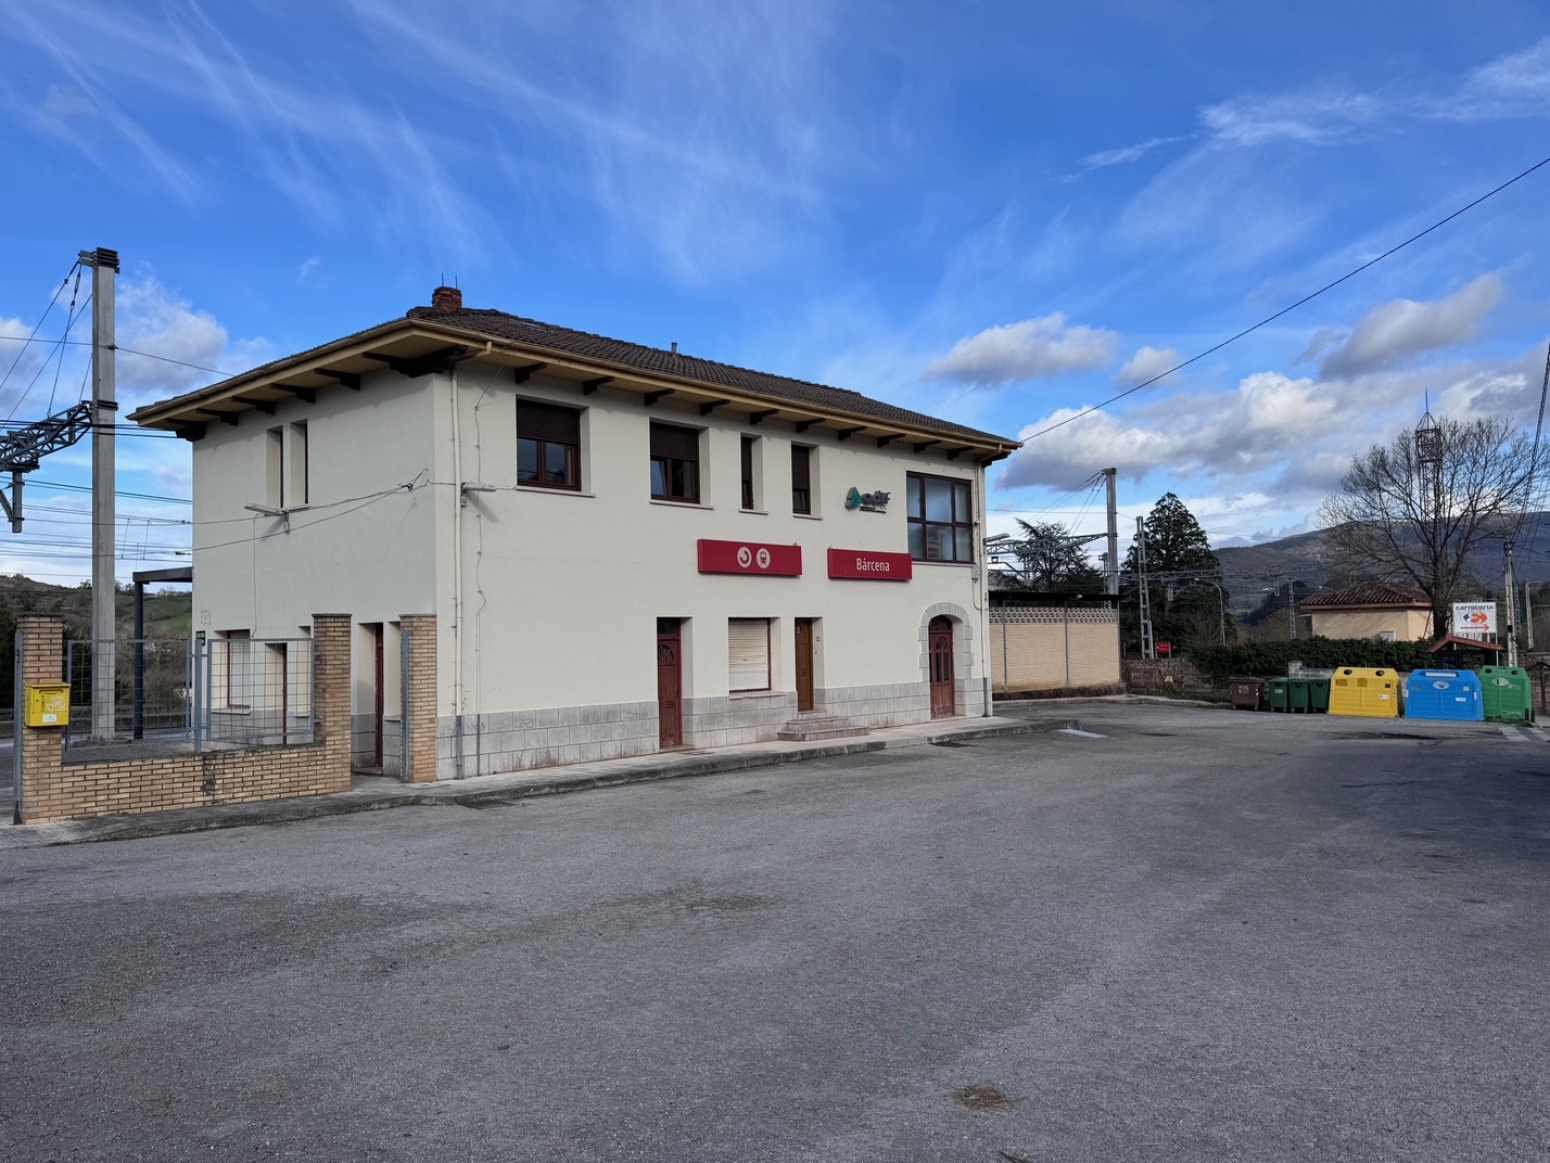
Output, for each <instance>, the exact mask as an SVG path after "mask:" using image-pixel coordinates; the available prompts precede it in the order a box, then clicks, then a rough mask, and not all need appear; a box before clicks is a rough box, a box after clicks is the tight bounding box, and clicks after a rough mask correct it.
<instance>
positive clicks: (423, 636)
mask: <svg viewBox="0 0 1550 1163" xmlns="http://www.w3.org/2000/svg"><path fill="white" fill-rule="evenodd" d="M398 621H399V626H400V628H401V630H402V632H403V635H404V637H405V638H407V639H408V640H409V673H408V674H406V675H405V676H404V683H405V685H406V689H407V690H408V692H409V754H408V755H406V756H405V757H404V776H405V779H406V780H407V781H408V782H409V783H435V782H436V615H435V614H404V615H402V616H401V617H400V618H399V620H398Z"/></svg>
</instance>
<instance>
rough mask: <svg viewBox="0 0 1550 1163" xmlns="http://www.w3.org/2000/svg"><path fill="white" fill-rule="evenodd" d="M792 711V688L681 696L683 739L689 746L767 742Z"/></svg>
mask: <svg viewBox="0 0 1550 1163" xmlns="http://www.w3.org/2000/svg"><path fill="white" fill-rule="evenodd" d="M796 713H797V693H796V691H771V692H770V693H768V694H757V695H721V696H719V697H717V696H714V695H712V696H708V697H706V698H699V699H685V700H684V742H685V743H686V744H688V745H689V746H690V747H735V746H737V745H738V744H740V743H768V742H770V741H771V740H773V739H774V738H775V734H776V732H778V731H779V730H780V729H781V727H782V725H784V724H785V723H786V722H787V721H788V720H790V719H792V718H794V717H795V716H796Z"/></svg>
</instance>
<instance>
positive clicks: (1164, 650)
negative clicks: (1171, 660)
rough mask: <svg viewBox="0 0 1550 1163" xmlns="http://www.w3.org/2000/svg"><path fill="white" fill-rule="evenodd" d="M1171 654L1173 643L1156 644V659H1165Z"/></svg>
mask: <svg viewBox="0 0 1550 1163" xmlns="http://www.w3.org/2000/svg"><path fill="white" fill-rule="evenodd" d="M1172 653H1173V643H1172V642H1159V643H1158V644H1157V657H1158V658H1167V657H1168V656H1169V655H1170V654H1172Z"/></svg>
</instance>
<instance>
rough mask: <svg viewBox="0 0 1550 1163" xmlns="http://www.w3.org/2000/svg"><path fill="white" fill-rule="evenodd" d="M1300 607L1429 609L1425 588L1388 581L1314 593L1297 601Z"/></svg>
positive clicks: (1315, 608)
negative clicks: (1331, 591) (1419, 588)
mask: <svg viewBox="0 0 1550 1163" xmlns="http://www.w3.org/2000/svg"><path fill="white" fill-rule="evenodd" d="M1301 606H1302V608H1303V609H1304V610H1318V609H1349V608H1352V607H1358V606H1388V607H1394V606H1399V607H1405V608H1412V609H1422V610H1430V609H1431V608H1432V600H1431V599H1430V598H1429V597H1427V596H1426V591H1425V590H1418V589H1416V588H1415V587H1414V586H1400V585H1393V584H1391V583H1389V582H1364V583H1363V584H1361V585H1359V586H1351V587H1350V588H1349V589H1343V590H1336V591H1334V592H1333V593H1329V594H1315V595H1314V596H1313V597H1311V598H1304V599H1303V601H1302V602H1301Z"/></svg>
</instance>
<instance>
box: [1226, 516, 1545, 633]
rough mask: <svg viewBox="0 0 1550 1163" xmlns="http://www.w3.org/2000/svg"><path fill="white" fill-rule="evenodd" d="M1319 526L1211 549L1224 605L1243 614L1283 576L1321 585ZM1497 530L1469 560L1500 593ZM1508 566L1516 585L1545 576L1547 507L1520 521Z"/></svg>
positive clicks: (1325, 569) (1485, 585) (1325, 570)
mask: <svg viewBox="0 0 1550 1163" xmlns="http://www.w3.org/2000/svg"><path fill="white" fill-rule="evenodd" d="M1325 537H1326V534H1325V533H1324V531H1323V530H1318V531H1316V532H1313V533H1299V534H1298V535H1297V536H1295V537H1283V538H1281V539H1280V540H1278V541H1265V542H1262V543H1260V544H1259V545H1240V546H1234V547H1232V548H1230V549H1218V550H1216V556H1217V559H1218V560H1219V561H1221V563H1222V576H1223V580H1224V583H1225V585H1226V586H1227V590H1228V592H1229V593H1230V594H1231V595H1232V597H1231V599H1230V604H1229V608H1230V609H1231V610H1232V612H1233V613H1234V614H1239V615H1241V614H1246V613H1248V612H1249V611H1250V610H1252V609H1254V607H1255V606H1257V605H1259V604H1260V602H1261V601H1263V600H1264V597H1265V592H1266V591H1267V590H1270V589H1274V588H1275V587H1276V586H1278V585H1280V586H1284V585H1285V584H1286V583H1287V582H1288V581H1300V582H1306V583H1307V584H1308V585H1310V586H1322V585H1324V584H1325V583H1326V582H1327V581H1328V580H1329V574H1330V570H1329V565H1328V562H1327V551H1326V548H1325V545H1324V541H1325ZM1502 541H1503V538H1502V537H1501V536H1494V537H1490V538H1487V539H1486V541H1485V542H1483V543H1482V544H1481V545H1480V547H1479V548H1477V549H1476V550H1475V552H1474V554H1473V556H1472V560H1471V561H1470V571H1471V573H1472V575H1473V579H1474V582H1475V584H1476V586H1478V587H1479V588H1480V589H1481V590H1483V591H1489V592H1492V593H1499V592H1500V590H1501V587H1502V565H1503V561H1504V554H1503V550H1502ZM1512 564H1513V571H1514V573H1515V574H1516V575H1517V580H1518V583H1519V584H1520V585H1521V584H1522V583H1524V582H1528V583H1530V584H1533V585H1540V584H1543V583H1544V582H1550V513H1531V514H1529V516H1528V518H1527V519H1526V520H1525V521H1524V522H1523V527H1522V529H1521V530H1520V531H1519V533H1518V538H1517V542H1516V544H1515V546H1514V549H1513V554H1512Z"/></svg>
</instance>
